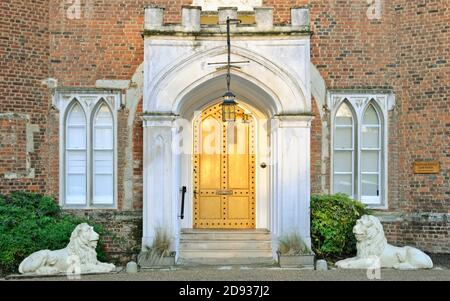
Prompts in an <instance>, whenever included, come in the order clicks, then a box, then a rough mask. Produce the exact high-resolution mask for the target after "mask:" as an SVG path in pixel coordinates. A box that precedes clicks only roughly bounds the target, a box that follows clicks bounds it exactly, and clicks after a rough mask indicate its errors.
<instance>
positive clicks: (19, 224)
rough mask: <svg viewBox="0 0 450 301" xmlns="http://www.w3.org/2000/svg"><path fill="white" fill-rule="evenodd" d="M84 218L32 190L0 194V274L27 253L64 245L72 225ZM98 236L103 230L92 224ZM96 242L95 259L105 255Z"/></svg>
mask: <svg viewBox="0 0 450 301" xmlns="http://www.w3.org/2000/svg"><path fill="white" fill-rule="evenodd" d="M84 222H87V221H86V220H84V219H81V218H78V217H75V216H72V215H69V214H64V213H63V212H62V210H61V208H60V207H59V206H58V205H57V203H56V202H55V200H54V199H53V198H51V197H46V196H42V195H38V194H33V193H24V192H15V193H12V194H11V195H9V196H2V195H0V274H6V273H12V272H17V269H18V267H19V264H20V262H21V261H22V260H23V259H24V258H25V257H27V256H29V255H30V254H31V253H33V252H36V251H39V250H43V249H50V250H56V249H62V248H65V247H66V246H67V244H68V243H69V240H70V235H71V233H72V231H73V230H74V229H75V227H76V226H77V225H78V224H80V223H84ZM93 226H94V229H95V231H96V232H97V233H99V234H100V239H101V236H102V234H103V233H104V230H103V229H102V228H101V227H99V226H98V225H93ZM101 245H102V243H101V241H99V244H98V246H97V254H98V258H99V260H101V261H102V260H105V259H106V256H105V253H104V252H103V250H102V248H101Z"/></svg>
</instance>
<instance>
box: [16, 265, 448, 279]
mask: <svg viewBox="0 0 450 301" xmlns="http://www.w3.org/2000/svg"><path fill="white" fill-rule="evenodd" d="M380 276H381V279H380V280H396V281H413V280H414V281H445V280H446V281H450V270H444V269H441V268H435V269H432V270H422V271H396V270H391V269H382V270H381V272H380ZM18 280H21V279H18ZM23 280H31V281H67V280H69V279H68V278H67V277H49V278H42V277H40V278H33V279H23ZM81 280H82V281H205V280H206V281H343V280H349V281H355V280H358V281H364V280H365V281H369V280H370V279H369V278H368V277H367V272H366V271H363V270H328V271H314V270H301V269H280V268H249V267H244V266H229V267H209V268H176V269H171V270H143V271H141V272H139V273H137V274H127V273H125V272H121V273H116V274H108V275H86V276H82V277H81Z"/></svg>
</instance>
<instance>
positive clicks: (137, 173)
mask: <svg viewBox="0 0 450 301" xmlns="http://www.w3.org/2000/svg"><path fill="white" fill-rule="evenodd" d="M141 116H142V99H141V100H140V101H139V106H138V108H137V110H136V117H135V119H134V129H133V180H134V182H133V183H134V190H133V195H134V199H133V208H134V209H142V206H143V183H144V179H143V176H144V160H143V158H144V153H143V150H144V129H143V127H142V120H141Z"/></svg>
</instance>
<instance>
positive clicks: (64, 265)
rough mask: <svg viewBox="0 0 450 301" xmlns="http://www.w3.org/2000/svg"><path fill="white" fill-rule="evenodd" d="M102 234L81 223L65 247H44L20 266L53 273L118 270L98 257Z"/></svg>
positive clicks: (26, 271) (27, 270) (23, 270)
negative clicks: (44, 248)
mask: <svg viewBox="0 0 450 301" xmlns="http://www.w3.org/2000/svg"><path fill="white" fill-rule="evenodd" d="M98 239H99V235H98V233H96V232H95V231H94V228H93V227H91V226H89V225H88V224H86V223H83V224H80V225H78V226H77V227H76V228H75V230H73V232H72V235H71V236H70V242H69V244H68V245H67V247H66V248H64V249H61V250H56V251H50V250H41V251H38V252H35V253H33V254H31V255H30V256H28V257H27V258H25V259H24V260H23V261H22V263H21V264H20V266H19V272H20V273H21V274H38V275H53V274H60V273H74V272H76V273H80V274H86V273H109V272H112V271H114V270H115V268H116V267H115V266H114V265H113V264H111V263H102V262H100V261H98V260H97V252H96V251H95V248H96V247H97V243H98Z"/></svg>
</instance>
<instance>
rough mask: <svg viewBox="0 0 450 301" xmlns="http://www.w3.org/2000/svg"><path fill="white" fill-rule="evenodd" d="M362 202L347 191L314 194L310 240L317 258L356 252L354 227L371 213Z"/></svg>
mask: <svg viewBox="0 0 450 301" xmlns="http://www.w3.org/2000/svg"><path fill="white" fill-rule="evenodd" d="M369 213H370V212H369V210H368V209H367V208H366V207H365V205H363V204H362V203H360V202H358V201H355V200H352V199H350V198H349V197H348V196H347V195H345V194H334V195H312V196H311V242H312V248H313V251H314V253H316V255H317V257H318V258H325V257H327V258H340V257H343V256H346V255H350V254H354V253H355V250H356V240H355V238H354V235H353V232H352V230H353V227H354V226H355V224H356V220H358V219H359V218H360V217H361V216H362V215H364V214H369Z"/></svg>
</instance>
